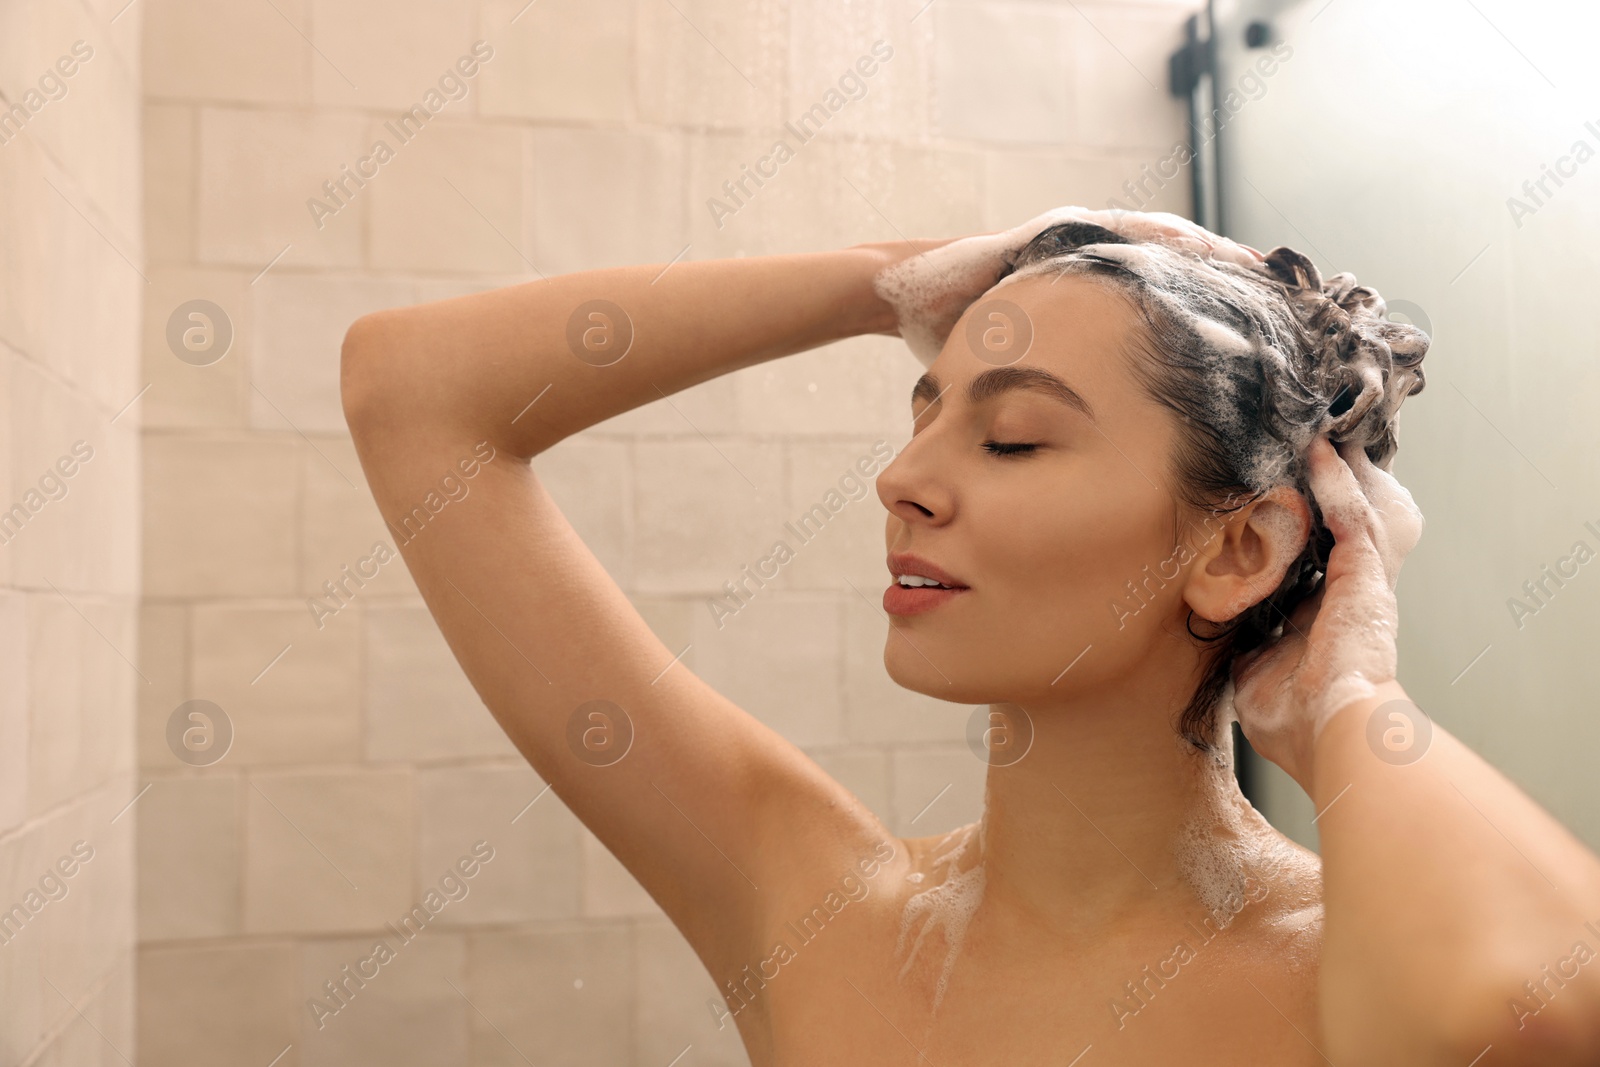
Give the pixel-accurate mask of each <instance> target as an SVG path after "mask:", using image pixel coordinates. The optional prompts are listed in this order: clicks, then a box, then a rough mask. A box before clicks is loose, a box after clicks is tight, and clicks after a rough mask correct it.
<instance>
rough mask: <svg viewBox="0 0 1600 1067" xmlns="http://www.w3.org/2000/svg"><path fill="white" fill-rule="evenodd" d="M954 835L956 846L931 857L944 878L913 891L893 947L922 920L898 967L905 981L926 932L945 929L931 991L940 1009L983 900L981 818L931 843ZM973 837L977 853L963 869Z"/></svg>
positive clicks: (902, 945) (901, 943)
mask: <svg viewBox="0 0 1600 1067" xmlns="http://www.w3.org/2000/svg"><path fill="white" fill-rule="evenodd" d="M974 831H976V833H974ZM956 834H961V840H960V841H959V842H958V843H957V844H956V846H955V847H954V848H953V849H950V850H948V851H946V852H944V853H942V854H935V855H934V857H933V860H932V865H933V866H934V867H935V868H944V878H943V880H942V881H941V882H939V884H937V885H934V886H930V887H929V888H927V889H924V890H922V891H921V892H919V893H915V894H913V895H912V897H911V899H909V900H907V901H906V907H905V911H904V912H903V913H902V914H901V916H900V937H899V938H898V939H897V940H896V942H895V946H894V950H895V954H896V955H899V954H900V953H901V952H902V951H903V950H904V949H905V942H906V936H907V934H909V933H910V932H911V927H912V926H913V925H914V924H915V923H916V922H917V920H919V919H921V920H922V926H921V928H920V929H919V930H918V931H917V936H916V940H915V941H913V942H912V944H911V949H910V952H909V953H908V954H907V955H906V960H905V964H904V965H903V966H902V967H901V968H900V978H901V979H902V980H904V979H905V976H906V974H907V972H909V971H910V969H911V965H912V963H913V962H915V961H916V958H917V952H918V951H919V950H920V949H921V948H922V943H923V941H924V940H926V939H927V936H928V934H929V933H930V932H932V931H933V930H935V929H940V930H942V931H943V932H944V941H945V954H944V966H943V967H942V968H941V970H940V972H939V982H938V985H937V986H936V987H935V990H934V995H933V1010H934V1011H938V1010H939V1002H940V1001H942V1000H943V999H944V992H945V987H946V986H947V985H948V984H949V981H950V970H951V968H952V967H954V966H955V962H956V955H957V953H959V952H960V951H961V942H962V939H963V938H964V937H965V936H966V932H967V924H968V923H970V922H971V921H972V915H973V913H974V912H975V911H977V909H978V905H979V903H981V902H982V900H983V885H984V867H983V846H984V828H983V821H982V820H981V819H980V820H979V821H978V822H976V823H973V824H971V825H970V826H966V827H964V828H962V829H959V830H952V831H950V833H948V834H946V835H945V836H944V837H943V838H942V839H941V840H940V841H939V843H938V845H936V846H934V847H935V849H936V850H937V849H940V848H944V847H945V845H946V844H947V843H948V842H949V841H950V839H951V838H952V837H954V836H955V835H956ZM974 836H976V838H977V841H978V847H977V854H976V855H975V856H974V857H973V858H972V860H971V863H970V865H969V866H968V867H967V868H966V870H962V869H961V862H962V860H963V859H964V858H966V856H967V854H968V850H969V846H970V845H971V843H972V840H973V838H974Z"/></svg>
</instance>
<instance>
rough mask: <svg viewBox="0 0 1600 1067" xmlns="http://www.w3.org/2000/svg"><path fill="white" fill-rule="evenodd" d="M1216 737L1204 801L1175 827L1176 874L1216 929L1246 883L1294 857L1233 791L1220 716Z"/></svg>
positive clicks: (1242, 898) (1228, 729)
mask: <svg viewBox="0 0 1600 1067" xmlns="http://www.w3.org/2000/svg"><path fill="white" fill-rule="evenodd" d="M1217 736H1218V741H1217V745H1218V747H1217V751H1216V753H1215V754H1214V755H1213V758H1212V765H1211V766H1210V767H1208V768H1206V770H1205V772H1204V773H1205V774H1206V777H1207V782H1208V784H1207V788H1206V789H1205V794H1204V801H1203V803H1201V804H1198V805H1196V806H1195V808H1194V809H1193V810H1192V811H1191V813H1190V815H1189V818H1188V819H1187V820H1186V821H1185V823H1184V825H1183V829H1182V830H1181V831H1180V838H1179V844H1178V846H1177V861H1178V870H1179V872H1180V874H1181V875H1182V876H1183V878H1184V880H1185V881H1186V882H1187V883H1188V884H1189V886H1190V888H1192V889H1193V890H1194V892H1195V895H1196V896H1198V897H1199V898H1200V902H1201V903H1202V904H1204V905H1205V907H1206V910H1207V911H1208V912H1210V913H1211V917H1212V919H1213V920H1214V922H1215V925H1216V928H1217V929H1219V930H1220V929H1223V928H1225V927H1227V925H1228V924H1229V923H1231V922H1232V921H1233V917H1234V916H1235V915H1236V914H1238V913H1239V912H1240V911H1241V910H1242V909H1243V908H1244V907H1245V904H1246V902H1247V901H1248V900H1249V899H1251V898H1250V894H1251V887H1250V885H1249V884H1248V882H1249V881H1250V880H1255V881H1260V880H1261V879H1262V878H1263V877H1266V876H1270V875H1271V874H1274V873H1277V872H1279V871H1281V870H1283V869H1284V867H1285V866H1287V865H1289V864H1291V863H1293V862H1294V850H1293V849H1292V848H1291V847H1290V846H1288V845H1286V844H1285V843H1284V841H1283V839H1282V838H1281V837H1279V835H1278V834H1277V833H1276V832H1275V831H1274V830H1273V829H1272V828H1271V826H1270V825H1269V824H1268V823H1267V821H1266V820H1265V819H1264V818H1262V816H1261V814H1260V812H1258V811H1256V809H1255V808H1254V807H1252V806H1251V804H1250V802H1249V801H1248V800H1246V799H1245V798H1244V796H1243V794H1241V793H1240V792H1239V788H1238V783H1237V780H1236V779H1235V778H1234V774H1233V752H1232V750H1233V733H1232V722H1231V720H1230V719H1229V718H1228V717H1227V716H1226V715H1224V716H1222V717H1220V719H1219V723H1218V730H1217Z"/></svg>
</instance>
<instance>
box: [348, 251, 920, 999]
mask: <svg viewBox="0 0 1600 1067" xmlns="http://www.w3.org/2000/svg"><path fill="white" fill-rule="evenodd" d="M936 243H937V242H929V243H927V244H936ZM918 247H921V246H918ZM910 251H911V249H908V248H905V247H903V246H902V247H901V248H898V249H896V248H894V247H893V246H876V245H863V246H857V247H855V248H851V249H846V250H843V251H838V252H826V253H811V254H802V255H785V256H767V257H756V258H749V259H737V260H718V261H709V262H684V263H677V264H673V265H671V266H668V265H665V264H654V265H649V266H633V267H620V268H616V269H610V270H598V271H589V272H584V273H578V274H571V275H565V276H561V277H555V278H550V279H548V280H542V281H536V282H530V283H527V284H524V285H516V286H511V287H508V288H503V289H498V290H494V291H491V292H485V293H481V294H476V295H471V296H463V297H457V298H455V299H451V300H444V301H439V302H436V303H429V304H423V305H420V306H416V307H409V308H400V309H395V310H390V311H382V312H378V313H376V314H372V315H367V316H365V317H363V318H361V319H359V320H358V321H357V322H356V323H355V324H354V325H353V326H351V328H350V330H349V333H348V335H347V336H346V338H345V344H344V354H343V366H342V384H341V388H342V393H343V400H344V409H345V415H346V419H347V421H348V422H349V425H350V428H351V432H352V434H353V436H354V440H355V445H356V449H357V452H358V453H359V455H360V458H361V464H362V467H363V468H364V469H365V471H366V475H367V479H368V482H369V484H370V485H371V489H372V493H373V496H374V497H375V499H376V501H377V504H378V507H379V510H380V511H381V513H382V514H383V516H384V518H385V520H386V521H387V522H388V524H389V526H390V529H391V531H392V532H393V533H394V535H395V539H396V541H397V543H398V545H399V547H400V552H401V554H402V555H403V557H404V558H405V561H406V565H407V566H408V567H409V568H410V570H411V573H412V575H413V576H414V577H415V579H416V582H417V586H418V588H419V589H420V590H421V593H422V596H423V598H424V600H425V601H426V602H427V605H428V608H429V610H430V611H431V612H432V613H433V617H434V618H435V620H436V621H437V622H438V624H439V627H440V629H441V630H442V631H443V633H444V636H445V638H446V640H447V641H448V642H449V645H450V647H451V649H452V651H453V652H454V653H455V656H456V658H457V659H458V660H459V661H460V663H461V665H462V667H463V668H464V669H465V671H466V674H467V676H468V678H469V679H470V680H471V682H472V684H473V686H474V687H475V688H476V690H477V692H478V694H479V696H480V697H482V699H483V701H484V703H485V704H486V705H487V706H488V708H489V710H490V712H492V713H493V715H494V716H495V718H496V719H497V720H498V722H499V723H500V725H501V726H502V727H503V728H504V729H505V731H506V733H507V734H508V735H509V736H510V738H511V739H512V741H513V742H515V744H516V746H517V748H518V749H519V750H520V751H521V752H522V754H523V755H524V756H525V757H526V758H527V760H528V762H529V763H531V764H532V765H533V767H534V769H535V770H536V771H537V772H538V773H539V775H540V776H541V777H543V778H544V779H545V780H546V781H547V782H549V783H550V785H551V787H552V789H553V790H554V791H555V793H556V795H558V796H559V797H560V798H561V799H562V801H563V802H564V803H566V804H567V806H568V807H569V808H570V809H571V810H572V811H573V812H574V813H575V814H576V815H577V816H578V817H579V818H580V819H581V820H582V821H583V822H584V823H585V825H587V826H588V827H589V829H590V830H592V831H593V832H594V833H595V834H596V835H597V836H598V837H599V838H600V840H601V841H602V842H604V844H605V845H606V846H607V847H608V848H609V849H611V851H612V852H613V853H614V854H615V855H616V856H617V857H618V858H619V859H620V860H621V861H622V862H623V863H624V864H625V865H626V866H627V867H628V869H629V870H630V871H631V872H632V873H633V874H634V876H635V877H636V878H638V879H639V881H640V882H641V883H642V884H643V885H644V887H645V889H646V890H648V891H649V892H650V894H651V895H652V896H653V897H654V898H655V899H656V901H657V902H658V903H660V904H661V906H662V908H663V909H664V910H665V911H666V913H667V914H668V916H669V917H671V918H672V919H673V921H674V922H675V923H676V924H677V925H678V927H679V928H680V929H681V930H682V931H683V932H684V934H685V935H686V936H687V937H688V938H689V939H690V941H691V943H692V944H693V945H694V946H695V948H696V950H697V951H698V952H699V953H700V956H701V959H702V960H703V961H705V962H706V964H707V966H708V967H710V968H712V970H713V974H714V975H716V976H718V977H721V976H723V975H724V974H726V973H728V972H731V971H733V970H736V969H737V968H738V967H740V966H743V964H744V963H746V962H748V960H749V959H750V958H752V957H751V955H750V950H751V948H752V946H753V945H754V944H755V940H754V939H755V938H756V936H757V935H758V933H759V932H760V931H759V930H758V926H759V924H760V923H761V921H762V919H761V917H762V916H763V915H764V914H770V913H771V912H772V910H773V909H774V908H776V907H781V906H782V903H783V902H782V900H781V894H782V893H783V892H784V891H785V887H786V886H789V885H804V884H805V883H806V882H807V881H808V880H811V881H813V882H815V883H824V882H829V881H830V880H833V881H836V880H837V878H838V877H839V871H838V870H835V869H833V868H834V866H835V854H838V855H837V862H838V864H840V865H848V864H849V863H850V862H852V861H851V859H850V858H849V857H851V856H854V855H856V854H860V855H868V854H871V853H872V852H873V850H874V847H875V846H876V843H877V842H878V841H879V840H884V839H888V840H890V841H891V842H892V840H893V839H892V838H889V837H888V835H887V833H886V832H885V831H884V830H883V827H882V826H881V825H880V824H879V823H878V820H877V819H876V818H875V817H874V816H873V815H872V814H871V813H870V812H869V811H867V810H866V809H865V808H863V807H861V806H860V805H859V804H858V803H856V802H855V800H854V798H853V797H852V796H851V795H850V794H849V793H848V792H847V791H846V790H845V789H843V788H842V787H840V786H839V785H838V784H837V783H836V782H834V781H833V780H832V779H830V778H828V777H827V776H826V775H825V774H823V773H822V772H821V771H820V769H818V768H817V767H816V765H815V764H814V763H813V762H812V761H811V760H809V759H808V758H806V757H805V756H804V755H803V754H802V753H801V752H800V751H799V750H798V749H796V748H795V747H793V746H792V745H790V744H789V743H788V742H787V741H785V740H784V739H783V738H782V737H781V736H779V735H778V734H777V733H775V732H774V731H772V730H770V729H768V728H767V727H766V726H764V725H763V724H761V723H760V722H759V721H758V720H757V719H755V718H754V717H752V716H751V715H749V714H747V713H746V712H745V711H744V710H743V709H741V708H739V707H737V706H735V705H734V704H732V703H731V702H730V701H728V700H727V699H726V698H724V697H723V696H721V695H720V694H719V693H717V692H715V691H714V690H713V689H711V688H710V687H709V686H707V685H706V684H705V683H704V682H702V681H701V680H700V679H699V678H697V677H696V676H695V675H694V674H692V673H691V672H690V671H689V670H688V669H687V668H686V667H685V666H684V665H683V663H682V662H675V658H676V657H677V656H678V655H680V654H681V652H682V651H683V650H681V649H668V648H667V647H665V646H664V645H663V644H662V643H661V642H660V641H659V640H658V639H657V638H656V637H655V635H654V634H653V633H652V632H651V630H650V629H649V627H648V626H647V625H646V624H645V623H644V621H643V620H642V619H641V618H640V616H639V615H638V613H637V612H636V611H635V610H634V608H633V606H632V605H631V604H630V603H629V601H628V599H627V598H626V597H625V596H624V595H623V593H622V591H621V590H620V589H619V588H618V587H617V586H616V585H615V583H614V582H613V581H612V580H611V578H610V577H609V576H608V575H607V573H606V572H605V570H604V569H603V568H602V567H601V566H600V564H599V563H598V562H597V561H596V559H595V557H594V555H593V554H592V553H591V552H590V551H589V550H588V548H587V547H586V546H585V545H584V544H583V542H582V541H580V540H579V539H578V537H577V536H576V534H575V533H574V532H573V530H572V527H571V526H570V525H569V524H568V523H567V522H566V520H565V518H564V517H563V516H562V514H561V513H560V511H559V510H557V508H556V507H555V505H554V503H553V502H552V501H551V498H550V497H549V495H548V494H547V493H546V491H545V489H544V487H543V486H542V485H541V484H540V482H539V479H538V477H537V476H536V475H535V473H534V470H533V467H532V464H531V462H530V460H531V458H532V457H533V456H535V455H537V454H538V453H540V452H542V451H543V450H545V449H547V448H549V447H550V446H552V445H554V444H555V443H556V442H558V441H560V440H561V439H562V438H564V437H566V436H568V435H569V434H572V433H575V432H577V431H579V430H582V429H584V428H585V427H588V426H590V425H593V424H594V423H597V422H599V421H601V420H603V419H606V418H609V417H611V416H613V415H617V414H619V413H621V412H624V411H627V410H628V409H630V408H633V407H637V406H639V405H641V404H644V403H647V402H649V401H652V400H657V399H659V398H661V397H663V396H669V395H671V394H673V393H676V392H678V391H679V390H681V389H684V388H686V387H688V386H691V385H694V384H696V383H698V382H703V381H706V380H707V379H710V378H713V377H716V376H717V375H720V374H724V373H726V372H728V371H731V370H735V369H737V368H740V367H745V366H749V365H751V364H754V363H758V362H761V361H764V360H770V359H776V358H778V357H780V356H784V355H788V354H790V353H794V352H799V351H802V350H804V349H808V348H812V347H814V346H817V345H821V344H824V343H826V342H829V341H833V340H835V339H838V338H843V337H847V336H850V335H852V334H858V333H863V332H891V331H893V330H894V328H895V323H894V317H893V313H892V311H890V309H889V308H888V307H887V306H886V305H885V304H884V303H883V302H882V301H880V300H879V299H878V298H877V297H876V296H875V295H874V294H873V291H872V288H871V278H872V275H873V273H874V272H875V271H876V270H878V269H880V268H881V267H882V266H884V265H885V263H887V262H892V261H893V260H894V259H895V258H896V257H897V256H902V255H905V254H908V252H910ZM617 357H620V358H617ZM613 360H614V361H613ZM463 462H466V463H469V464H472V465H473V466H472V474H473V478H474V480H473V483H472V491H471V494H470V496H467V497H465V498H463V499H462V500H461V502H460V503H453V504H451V505H450V506H449V507H438V508H437V514H432V512H433V510H434V509H433V507H430V506H429V504H428V501H429V499H430V495H431V496H432V499H433V500H435V501H437V500H439V499H441V498H440V496H439V494H438V488H437V487H438V485H439V483H440V481H441V478H443V477H444V476H446V475H449V474H455V473H458V465H459V464H461V463H463ZM459 471H460V472H461V473H466V471H467V468H465V467H460V468H459ZM418 508H422V509H423V511H422V512H421V514H420V516H419V513H418V511H417V509H418ZM419 518H420V521H418V520H419ZM424 523H425V525H424ZM600 700H603V701H610V702H612V703H614V704H615V705H617V706H619V707H620V708H621V709H623V712H625V715H626V723H624V721H623V719H622V718H621V717H620V716H616V715H612V716H611V717H610V718H609V719H608V718H606V717H604V716H602V717H592V716H590V715H589V714H588V712H589V711H592V710H596V709H595V708H594V707H591V708H588V709H585V711H584V713H582V714H581V715H579V708H580V706H581V705H585V704H586V703H588V702H590V701H600ZM575 715H577V716H578V717H577V719H576V721H575ZM628 725H631V731H632V740H631V744H630V745H629V747H627V748H626V750H625V754H623V755H622V756H621V758H620V759H616V755H617V753H618V752H620V751H623V750H622V748H621V747H620V745H619V739H620V738H622V737H624V736H625V735H626V732H627V726H628ZM612 760H615V761H614V762H612ZM895 847H896V849H898V845H897V844H896V845H895ZM804 891H805V892H811V891H812V889H811V888H810V887H809V886H808V887H807V888H806V889H805V890H804Z"/></svg>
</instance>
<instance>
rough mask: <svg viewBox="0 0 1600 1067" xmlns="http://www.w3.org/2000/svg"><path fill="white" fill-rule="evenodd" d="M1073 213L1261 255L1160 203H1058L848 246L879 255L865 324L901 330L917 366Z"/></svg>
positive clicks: (1218, 250)
mask: <svg viewBox="0 0 1600 1067" xmlns="http://www.w3.org/2000/svg"><path fill="white" fill-rule="evenodd" d="M1073 220H1078V221H1083V222H1090V223H1093V224H1095V225H1097V226H1101V227H1104V228H1105V229H1107V230H1110V231H1111V232H1113V233H1115V234H1118V235H1119V236H1121V237H1124V238H1126V239H1127V240H1129V241H1131V242H1135V243H1152V244H1163V245H1167V246H1169V247H1174V248H1181V249H1184V250H1186V251H1190V252H1194V253H1195V254H1197V255H1200V256H1203V257H1206V258H1212V259H1219V260H1227V261H1229V262H1233V263H1238V264H1241V265H1245V266H1257V265H1259V264H1260V263H1261V262H1262V259H1263V257H1262V255H1261V253H1260V252H1258V251H1256V250H1255V249H1253V248H1250V247H1249V246H1248V245H1239V244H1235V243H1234V242H1233V241H1230V240H1229V239H1227V238H1226V237H1221V236H1219V235H1217V234H1214V233H1212V232H1211V231H1209V230H1207V229H1204V228H1203V227H1201V226H1197V225H1196V224H1195V223H1193V222H1190V221H1189V220H1187V219H1184V218H1180V217H1179V216H1177V215H1173V214H1169V213H1167V212H1164V211H1124V210H1120V209H1115V208H1112V209H1106V210H1100V211H1097V210H1091V209H1089V208H1085V207H1076V206H1070V207H1058V208H1053V209H1051V210H1050V211H1046V212H1044V213H1043V214H1041V215H1036V216H1034V217H1033V218H1031V219H1029V220H1028V221H1027V222H1024V223H1022V224H1021V225H1019V226H1014V227H1012V228H1011V229H1009V230H1002V231H997V232H992V233H983V234H973V235H970V236H967V237H961V238H956V239H946V240H921V241H887V242H881V243H874V244H864V245H858V246H856V247H858V248H865V249H870V250H873V251H874V253H875V254H877V255H879V256H880V257H881V258H882V265H881V266H880V267H879V268H878V270H877V271H876V273H875V274H874V276H873V290H874V292H875V293H876V294H877V296H878V298H879V300H880V301H882V303H883V305H884V308H885V315H884V323H885V325H884V327H883V328H882V329H877V330H873V331H872V332H874V333H883V334H888V335H889V336H899V337H902V338H904V339H905V341H906V344H907V345H908V346H909V347H910V349H911V351H912V353H913V354H915V355H916V357H917V358H918V359H919V360H920V361H921V362H922V364H923V366H931V365H932V363H933V361H934V359H936V358H937V357H938V355H939V352H940V350H941V349H943V347H944V342H945V339H946V338H947V337H949V335H950V331H951V330H952V329H953V328H954V327H955V324H956V322H957V321H959V320H960V318H961V315H962V313H963V312H965V311H966V309H967V308H968V307H969V306H971V304H972V303H973V301H975V300H977V299H978V298H979V297H980V296H982V295H983V294H984V293H986V292H988V291H989V290H990V289H991V288H993V287H994V285H995V282H996V280H997V279H998V277H999V274H1000V271H1001V269H1002V268H1003V267H1004V266H1005V264H1006V262H1007V261H1008V257H1011V256H1014V255H1015V253H1017V252H1018V251H1020V250H1021V249H1022V248H1024V247H1025V246H1026V245H1027V244H1028V242H1029V241H1032V240H1033V239H1034V238H1035V237H1037V236H1038V235H1039V234H1040V233H1042V232H1044V231H1045V230H1046V229H1048V228H1050V227H1051V226H1054V225H1056V224H1058V223H1062V222H1068V221H1073ZM928 253H932V254H931V255H930V254H928Z"/></svg>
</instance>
